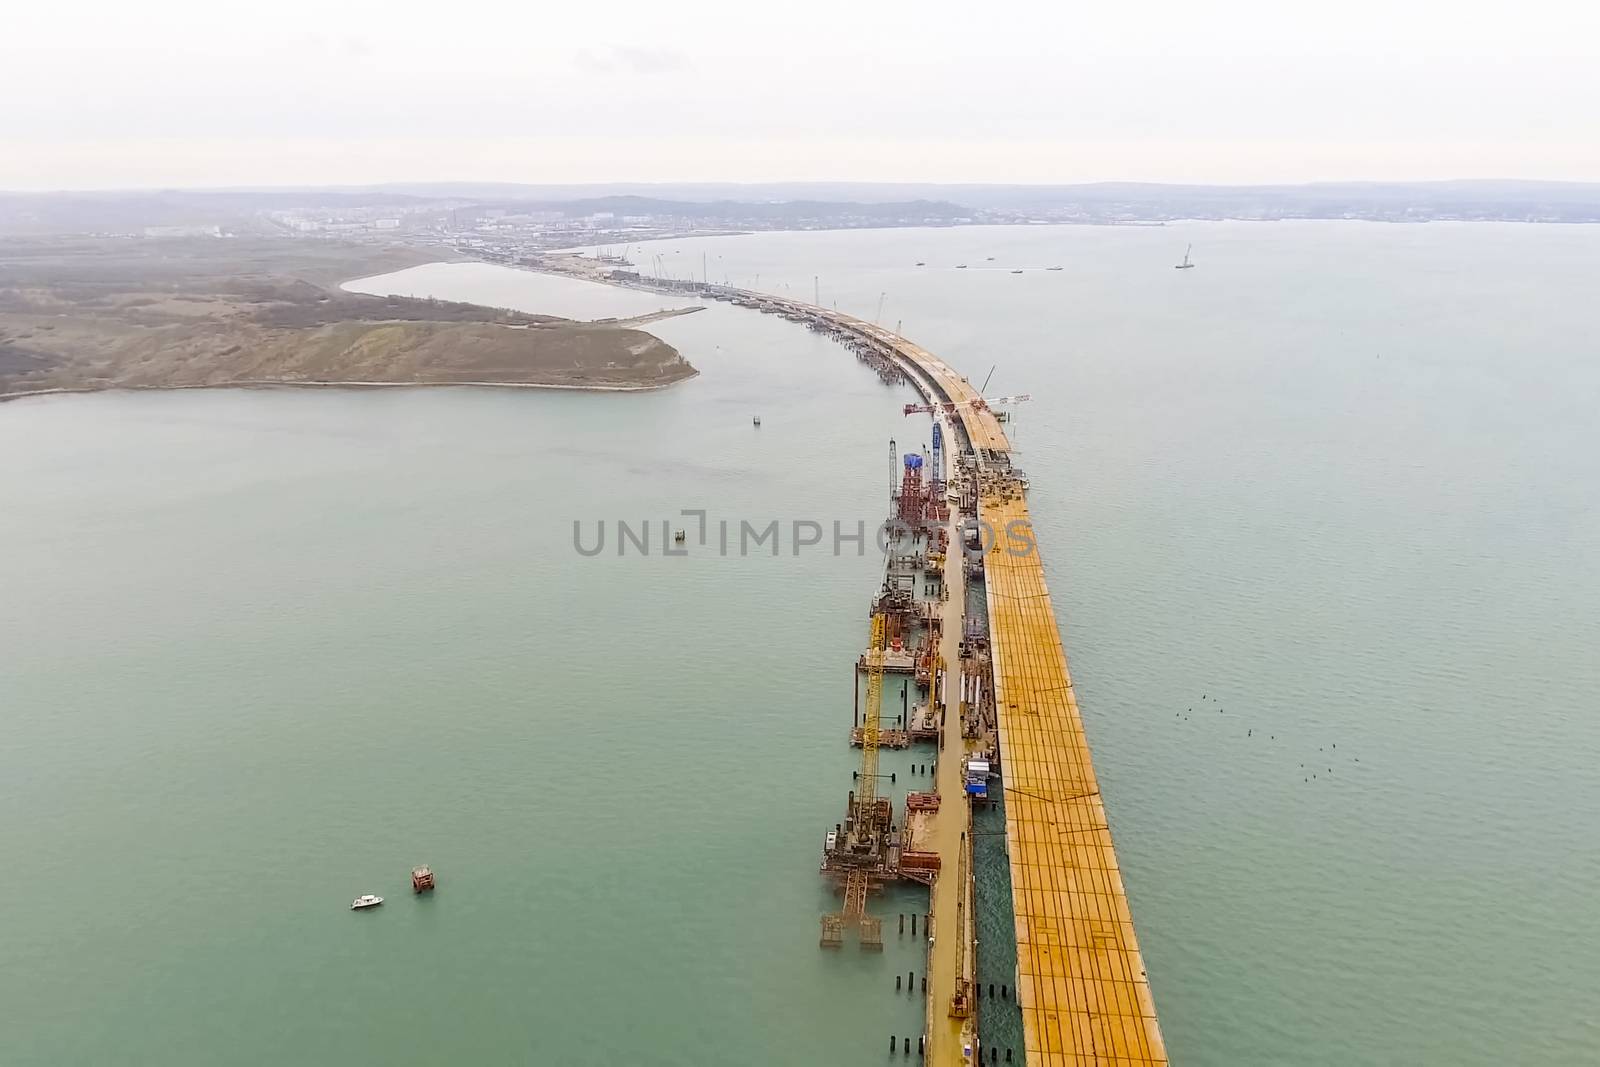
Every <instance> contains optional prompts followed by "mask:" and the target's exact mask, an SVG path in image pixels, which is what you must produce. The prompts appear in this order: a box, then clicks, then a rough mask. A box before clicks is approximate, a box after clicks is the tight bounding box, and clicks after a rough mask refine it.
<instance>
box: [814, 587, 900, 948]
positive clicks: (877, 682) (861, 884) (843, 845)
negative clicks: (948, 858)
mask: <svg viewBox="0 0 1600 1067" xmlns="http://www.w3.org/2000/svg"><path fill="white" fill-rule="evenodd" d="M886 622H887V620H886V619H885V618H884V616H883V614H882V613H881V612H873V615H872V637H871V644H869V645H868V647H867V701H866V709H865V711H864V713H863V715H862V719H861V769H860V770H859V771H857V772H856V787H855V789H853V790H851V792H850V807H849V812H848V818H849V821H848V822H847V823H845V825H844V832H843V834H842V835H839V834H833V835H830V837H829V843H828V846H827V849H826V850H825V851H824V853H823V857H822V869H823V871H824V872H827V873H829V874H832V875H834V876H835V877H839V876H842V877H843V880H844V906H843V908H842V909H841V910H840V911H838V912H835V913H833V914H831V915H824V916H823V917H822V944H823V946H824V947H828V948H837V947H838V946H839V945H840V944H841V943H842V942H843V941H844V928H845V927H846V926H854V927H856V929H857V930H858V931H859V932H860V936H861V947H862V948H864V949H877V950H880V951H881V950H882V949H883V920H881V919H879V918H878V917H877V916H875V915H868V914H867V894H868V893H869V892H870V891H871V890H872V887H873V883H874V881H876V880H877V879H878V878H880V877H881V876H882V873H883V870H884V865H885V863H886V862H887V859H888V855H887V853H888V844H889V843H888V834H889V825H890V822H891V821H892V820H893V810H894V809H893V805H892V803H891V802H890V801H889V799H888V798H886V797H884V798H880V797H879V796H878V742H879V739H880V729H879V726H880V720H881V719H882V713H883V661H884V655H885V652H886V649H885V634H886V632H887V625H886Z"/></svg>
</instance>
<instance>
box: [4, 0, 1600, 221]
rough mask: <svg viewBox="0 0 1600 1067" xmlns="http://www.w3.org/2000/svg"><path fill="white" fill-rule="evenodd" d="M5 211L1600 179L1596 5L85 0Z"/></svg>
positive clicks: (40, 54) (27, 67)
mask: <svg viewBox="0 0 1600 1067" xmlns="http://www.w3.org/2000/svg"><path fill="white" fill-rule="evenodd" d="M5 21H6V22H7V28H6V32H5V33H4V34H0V99H3V100H5V101H7V105H6V106H5V107H4V108H3V109H0V189H13V190H25V189H96V188H143V187H155V186H236V185H323V184H367V183H376V182H386V181H450V180H461V181H520V182H557V183H568V182H589V181H595V182H601V181H606V182H609V181H628V182H635V181H637V182H649V181H661V182H670V181H697V182H698V181H805V180H819V181H825V180H838V181H929V182H969V181H970V182H1020V183H1053V182H1063V183H1065V182H1082V181H1159V182H1201V183H1227V184H1234V183H1257V182H1274V183H1275V182H1299V181H1330V180H1427V179H1447V178H1529V179H1553V180H1572V181H1600V3H1595V2H1593V0H1584V2H1573V0H1521V2H1516V3H1512V2H1507V0H1492V2H1491V0H1454V2H1451V3H1444V2H1438V0H1340V2H1339V3H1328V2H1326V0H1324V2H1321V3H1309V2H1308V3H1292V2H1291V3H1285V2H1283V0H1206V2H1197V0H1122V2H1115V3H1114V2H1110V0H1104V2H1096V3H1083V2H1077V0H1053V2H1049V3H1045V2H1035V0H1028V2H1018V0H991V2H988V3H973V2H970V0H968V2H965V3H960V4H955V3H945V2H943V0H923V2H915V3H911V2H905V0H807V2H806V3H804V4H796V3H789V4H781V5H774V4H762V3H752V2H750V0H707V2H698V3H689V4H682V5H677V6H674V5H669V4H666V3H662V2H659V0H658V2H655V3H641V2H635V0H587V2H582V3H579V2H570V3H551V2H550V0H536V2H533V3H522V4H509V3H506V4H502V3H485V2H483V0H457V2H454V3H449V4H443V3H414V2H411V0H391V2H383V3H375V2H371V0H353V2H347V3H339V2H337V0H335V2H332V3H330V2H327V0H319V2H308V0H274V2H272V3H268V4H241V3H228V2H226V0H223V2H218V0H207V2H205V3H198V2H190V0H146V2H144V3H141V4H128V3H126V2H125V0H119V2H117V3H104V2H101V0H92V2H88V3H81V2H72V0H62V2H58V3H55V4H50V5H30V6H29V10H28V12H27V17H26V18H21V17H18V16H17V15H15V14H13V15H11V16H10V17H8V18H7V19H6V20H5Z"/></svg>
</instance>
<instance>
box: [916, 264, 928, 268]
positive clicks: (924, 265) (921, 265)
mask: <svg viewBox="0 0 1600 1067" xmlns="http://www.w3.org/2000/svg"><path fill="white" fill-rule="evenodd" d="M917 266H919V267H926V266H927V264H926V263H918V264H917Z"/></svg>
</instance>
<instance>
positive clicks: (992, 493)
mask: <svg viewBox="0 0 1600 1067" xmlns="http://www.w3.org/2000/svg"><path fill="white" fill-rule="evenodd" d="M611 280H613V281H618V282H620V283H622V284H631V285H636V286H638V287H641V288H649V289H653V290H657V291H670V292H679V293H684V294H692V295H696V296H701V297H706V298H710V299H717V300H727V301H730V302H732V303H735V304H738V305H741V306H744V307H749V308H752V309H755V310H758V311H762V312H766V313H771V314H778V315H782V316H783V317H785V318H788V319H791V320H793V321H796V322H799V323H802V324H804V325H806V326H807V327H808V328H810V329H813V330H815V331H818V332H820V333H825V334H828V335H830V336H832V337H835V338H837V339H838V340H840V341H841V342H842V343H844V344H845V345H846V346H847V347H849V348H850V349H851V350H852V351H854V352H855V353H856V354H857V356H858V358H860V359H862V361H863V362H866V363H868V364H869V365H870V366H872V367H873V368H874V369H875V370H876V371H878V373H879V375H880V377H883V378H884V380H885V381H894V380H897V379H899V378H901V377H903V379H904V380H906V381H909V382H910V383H911V384H912V385H913V386H914V387H915V388H916V389H917V391H918V392H919V393H921V394H922V397H923V400H924V403H923V404H920V405H910V406H908V410H907V414H911V413H913V412H925V413H928V414H930V415H931V416H932V417H933V418H934V419H935V426H936V440H937V439H938V436H941V434H940V432H939V431H940V430H942V431H943V433H944V434H948V436H949V437H950V438H951V439H952V440H951V444H952V445H953V446H954V447H953V448H948V449H947V450H946V451H947V453H948V454H947V455H945V456H942V457H940V459H939V460H937V461H931V460H930V462H929V463H928V465H929V466H931V468H932V469H931V470H929V471H927V472H926V483H927V485H928V486H929V488H928V491H927V498H928V501H927V502H924V503H923V504H922V505H919V506H920V507H921V513H920V515H919V516H918V518H919V519H920V520H921V521H920V523H919V524H918V525H921V526H922V527H924V529H925V530H927V531H930V532H929V533H927V534H925V536H926V538H927V540H926V542H925V543H923V544H921V545H920V546H918V544H917V543H916V540H915V538H913V540H912V544H911V551H910V552H908V553H905V554H904V556H903V559H902V560H901V562H900V563H898V564H897V562H896V559H895V552H896V551H897V550H898V549H897V548H896V547H894V546H892V547H891V558H890V560H889V567H888V573H887V575H886V580H885V586H884V589H883V590H882V591H881V592H880V594H879V596H878V597H877V598H875V599H874V601H873V606H872V610H871V612H870V615H869V618H870V621H871V625H870V627H869V633H868V639H867V649H866V651H865V653H864V654H863V656H862V657H861V660H860V661H859V665H860V669H861V670H863V671H864V672H865V674H866V677H867V686H866V689H867V694H866V697H867V699H866V704H865V709H864V712H860V713H859V720H858V721H853V722H852V735H851V736H852V739H853V740H854V741H855V742H856V743H858V744H860V745H861V746H862V761H861V766H860V769H859V770H858V771H857V772H856V779H855V788H854V789H853V790H852V791H851V793H850V797H849V801H848V803H847V805H846V821H845V822H844V823H839V824H835V827H834V829H833V830H832V831H831V832H830V833H829V834H828V835H827V843H826V845H825V847H824V856H823V864H822V870H823V873H824V874H825V875H829V876H831V877H833V878H834V879H835V880H836V881H837V882H838V883H839V884H840V888H841V908H840V910H839V911H838V912H836V913H833V914H831V915H828V916H824V918H823V932H822V944H823V945H825V946H828V947H838V946H840V945H841V944H842V943H843V942H844V940H845V933H846V932H847V931H848V930H850V929H854V930H855V931H856V932H857V935H858V937H859V940H860V943H861V945H862V947H864V948H868V949H871V948H877V947H881V945H882V927H881V920H880V919H878V918H877V917H875V916H873V915H872V914H871V913H870V903H869V900H870V895H871V893H872V891H873V890H874V889H875V888H878V887H880V886H882V885H883V884H885V883H886V882H888V881H891V880H894V879H909V880H914V881H920V882H923V883H924V884H929V883H930V882H931V886H932V892H931V899H930V905H931V906H930V910H929V915H928V922H929V929H928V930H927V933H928V935H929V936H928V944H929V949H928V953H929V958H928V961H927V970H926V977H925V981H926V983H927V1002H928V1014H927V1024H926V1031H925V1033H924V1034H923V1035H922V1037H921V1038H919V1040H918V1042H917V1048H918V1051H919V1052H921V1053H922V1055H923V1058H924V1059H925V1061H926V1062H929V1063H937V1064H976V1063H992V1062H997V1057H998V1053H999V1049H998V1047H995V1046H994V1045H993V1044H992V1043H990V1044H985V1043H984V1042H983V1040H982V1038H983V1036H984V1035H983V1029H984V1028H983V1026H982V1024H981V1017H982V1005H983V1003H984V998H983V992H984V991H983V988H982V987H981V986H980V985H978V984H977V983H976V982H975V979H974V956H975V955H976V952H981V951H982V946H979V945H975V943H974V942H975V935H974V933H973V930H974V925H973V903H974V887H973V873H972V836H971V826H972V823H971V817H970V809H969V804H971V803H975V802H978V800H977V798H978V797H981V796H982V795H984V794H985V792H987V791H988V788H987V787H986V785H985V782H984V779H985V777H987V776H990V775H991V773H992V770H991V769H993V770H997V771H998V774H997V777H998V779H999V783H998V784H999V789H1000V791H1001V792H1002V793H1003V798H1004V803H1003V807H1004V815H1005V819H1004V823H1005V843H1006V850H1007V858H1008V863H1009V868H1010V884H1011V901H1010V905H1011V917H1012V919H1013V921H1014V923H1015V930H1016V948H1017V964H1016V975H1015V986H1014V989H1015V994H1016V1005H1017V1007H1019V1008H1020V1010H1021V1017H1022V1031H1023V1045H1024V1048H1023V1049H1022V1050H1021V1051H1022V1053H1023V1061H1024V1062H1025V1063H1026V1064H1028V1065H1030V1067H1068V1065H1073V1067H1078V1065H1091V1064H1094V1065H1100V1064H1104V1065H1107V1067H1111V1065H1115V1067H1136V1065H1147V1064H1166V1063H1167V1062H1168V1060H1167V1053H1166V1048H1165V1044H1164V1042H1163V1040H1162V1036H1161V1029H1160V1025H1159V1023H1158V1021H1157V1018H1156V1011H1155V1003H1154V1000H1153V998H1152V996H1151V992H1150V984H1149V980H1148V976H1147V975H1146V973H1145V968H1144V961H1143V958H1142V956H1141V954H1140V951H1139V944H1138V939H1137V938H1136V936H1135V934H1134V927H1133V918H1132V913H1131V910H1130V908H1129V904H1128V898H1127V894H1126V892H1125V890H1124V887H1123V883H1122V875H1121V871H1120V868H1119V867H1118V864H1117V857H1116V852H1115V849H1114V847H1113V844H1112V840H1111V832H1110V828H1109V826H1108V825H1107V821H1106V815H1105V809H1104V806H1103V805H1102V802H1101V797H1100V789H1099V785H1098V782H1097V779H1096V777H1095V772H1094V767H1093V764H1092V761H1091V759H1090V754H1089V746H1088V743H1087V740H1086V739H1085V736H1084V729H1083V722H1082V719H1081V717H1080V714H1079V710H1078V704H1077V700H1076V697H1075V695H1074V692H1073V687H1072V676H1071V674H1070V673H1069V671H1068V669H1067V660H1066V653H1065V651H1064V649H1063V647H1062V643H1061V634H1060V628H1059V626H1058V625H1057V621H1056V617H1055V611H1054V608H1053V607H1052V605H1051V602H1050V592H1049V589H1048V587H1047V585H1046V583H1045V576H1044V567H1043V562H1042V560H1041V558H1040V555H1039V552H1038V548H1037V544H1036V542H1035V540H1034V538H1033V534H1032V527H1031V523H1030V519H1029V513H1028V504H1027V489H1028V480H1027V478H1026V476H1025V475H1023V473H1022V472H1021V471H1020V470H1019V469H1017V468H1016V467H1014V466H1013V463H1012V452H1011V446H1010V443H1009V441H1008V440H1007V437H1006V434H1005V430H1004V425H1003V417H1002V416H1001V415H1000V414H999V413H998V412H996V410H995V408H994V406H993V405H996V404H998V403H999V402H1000V400H998V399H997V400H989V399H986V398H985V397H983V396H982V394H981V393H980V392H979V390H978V389H977V388H975V387H974V386H973V385H972V384H971V383H970V382H968V381H967V379H966V378H965V377H963V376H962V375H961V374H960V373H959V372H957V371H956V370H955V369H954V368H952V367H950V366H949V365H948V364H946V363H945V362H944V361H943V360H941V359H939V358H938V357H936V356H934V355H933V354H931V353H929V352H928V351H926V350H925V349H923V348H922V347H920V346H919V345H916V344H914V343H912V342H910V341H908V340H906V339H905V338H904V337H902V336H900V335H899V334H898V333H897V332H895V331H891V330H888V329H885V328H883V327H881V326H878V325H877V324H875V323H870V322H867V321H865V320H862V319H858V318H855V317H854V316H850V315H846V314H842V313H840V312H838V311H835V310H831V309H826V308H822V307H819V306H817V305H815V304H807V303H804V302H801V301H795V300H789V299H785V298H780V297H775V296H767V295H764V294H759V293H753V292H750V291H747V290H741V289H735V288H731V287H727V286H713V285H705V284H698V283H694V282H666V281H660V280H656V281H650V282H645V281H643V280H641V279H639V278H638V276H637V275H631V274H630V275H627V276H624V277H618V276H613V278H612V279H611ZM1001 399H1009V400H1019V399H1027V398H1026V397H1014V398H1001ZM906 460H907V467H908V468H909V467H913V466H920V464H912V463H911V462H910V460H911V456H909V455H908V456H907V457H906ZM907 477H908V478H910V474H909V472H908V474H907ZM906 484H908V485H909V484H911V483H910V482H909V481H908V482H907V483H906ZM918 484H921V483H920V482H919V483H918ZM934 487H937V488H934ZM919 491H921V490H919ZM891 497H892V500H893V504H894V511H893V513H895V514H898V515H900V516H901V517H904V515H905V512H903V511H902V510H901V509H902V508H903V507H904V506H905V493H904V492H903V491H902V492H899V493H896V492H894V491H891ZM934 500H937V503H938V504H940V505H943V504H945V503H948V504H950V505H953V507H954V509H955V510H954V513H953V514H940V513H939V512H938V511H937V509H935V510H933V511H932V512H930V511H929V510H928V502H932V501H934ZM980 525H981V527H982V528H983V529H985V530H987V531H991V536H989V537H987V538H986V539H984V543H982V545H981V547H973V548H969V543H970V542H969V536H968V535H969V533H970V532H971V531H973V530H974V529H976V528H978V527H979V526H980ZM939 530H942V531H944V533H943V534H942V535H940V537H941V539H940V540H938V541H936V540H935V539H934V537H935V535H934V533H932V532H931V531H939ZM906 561H909V562H906ZM897 566H898V567H899V568H900V569H901V570H904V569H905V568H906V567H910V568H913V569H920V571H921V577H922V580H923V581H924V582H925V583H926V584H924V585H923V586H922V587H921V588H922V593H923V596H922V597H921V598H920V599H921V600H922V601H924V604H922V605H919V604H918V603H915V601H916V600H917V599H918V598H915V597H913V598H911V599H910V600H909V601H908V599H907V598H906V597H905V596H904V595H898V594H897V589H896V588H895V586H896V580H897V579H896V574H897ZM969 578H970V580H971V581H973V582H981V583H982V586H983V591H984V597H983V603H984V604H985V605H986V606H985V608H984V610H983V612H982V614H983V615H984V616H985V617H983V618H979V619H969V618H965V617H963V614H962V610H963V609H962V605H963V603H964V602H965V598H964V596H963V595H962V587H963V583H964V582H965V581H967V580H969ZM908 626H909V627H910V629H905V627H908ZM908 635H909V636H911V637H913V639H914V640H915V643H916V647H915V648H911V647H910V646H909V644H908V643H907V640H906V638H907V636H908ZM897 642H898V643H897ZM891 664H893V666H891ZM886 669H891V670H901V669H904V670H913V669H914V670H916V671H917V672H918V674H917V679H916V680H917V684H918V686H919V688H920V687H921V686H922V685H923V684H926V687H927V688H926V692H927V696H926V704H925V706H924V707H921V708H919V715H920V717H918V716H910V717H908V719H907V720H906V721H904V722H902V723H901V724H900V729H899V730H898V731H896V730H885V729H884V728H883V722H882V715H883V711H882V687H883V676H884V672H885V670H886ZM924 678H926V682H925V683H924ZM952 686H953V687H954V688H952ZM918 724H920V725H921V726H922V728H923V731H924V734H925V735H931V736H933V737H934V738H935V739H936V740H935V744H936V745H937V746H938V752H937V757H936V760H935V764H934V767H935V784H936V786H937V789H936V791H935V792H934V793H932V794H929V793H912V794H910V795H909V796H908V797H907V803H906V806H905V809H904V815H903V822H901V823H898V824H897V822H896V819H895V813H894V809H893V803H892V800H891V798H890V797H888V796H885V795H884V790H883V789H882V782H881V779H880V778H879V776H878V771H877V751H878V748H879V747H880V746H881V745H883V744H885V743H892V744H894V745H895V746H896V747H899V746H900V745H901V744H902V743H907V744H909V743H910V739H911V737H912V735H913V734H914V733H915V730H914V729H913V727H915V726H916V725H918ZM980 767H981V768H982V771H978V772H975V769H976V768H980ZM969 798H972V799H969ZM908 858H909V859H910V861H909V862H908ZM913 932H915V926H914V925H913ZM993 995H994V994H993V987H992V986H991V987H990V993H989V998H988V999H991V1000H992V999H993ZM975 1002H977V1007H978V1016H979V1020H980V1022H979V1024H978V1025H976V1026H975V1025H974V1021H973V1014H974V1011H973V1009H974V1007H975ZM890 1048H891V1051H893V1050H894V1048H895V1043H894V1038H893V1037H891V1039H890ZM910 1048H911V1046H910V1044H909V1043H905V1044H903V1045H902V1046H901V1051H902V1052H903V1053H905V1054H909V1052H910ZM1007 1060H1008V1061H1009V1060H1010V1053H1009V1051H1008V1053H1007Z"/></svg>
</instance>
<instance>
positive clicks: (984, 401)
mask: <svg viewBox="0 0 1600 1067" xmlns="http://www.w3.org/2000/svg"><path fill="white" fill-rule="evenodd" d="M1032 399H1033V394H1032V393H1018V394H1017V395H1016V396H992V397H991V396H984V397H979V398H978V399H977V400H951V401H946V402H944V403H941V404H907V405H906V407H905V413H906V414H907V415H917V414H923V415H932V414H933V413H934V412H935V411H942V412H944V413H945V414H947V415H954V414H956V413H957V412H958V411H960V410H961V409H962V408H973V409H974V410H977V411H987V410H989V409H990V408H991V407H993V406H994V405H996V404H1026V403H1027V402H1028V401H1030V400H1032Z"/></svg>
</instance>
